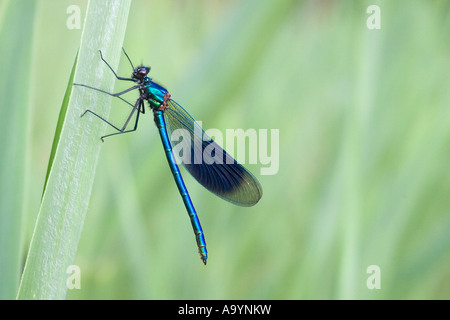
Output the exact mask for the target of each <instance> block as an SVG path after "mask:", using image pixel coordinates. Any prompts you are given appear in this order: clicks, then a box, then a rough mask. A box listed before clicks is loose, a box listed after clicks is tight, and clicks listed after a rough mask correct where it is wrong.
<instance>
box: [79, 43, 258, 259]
mask: <svg viewBox="0 0 450 320" xmlns="http://www.w3.org/2000/svg"><path fill="white" fill-rule="evenodd" d="M123 53H124V54H125V56H126V57H127V59H128V61H129V62H130V64H131V67H132V68H133V73H132V74H131V78H126V77H119V76H118V75H117V73H116V72H115V71H114V70H113V68H112V67H111V66H110V65H109V64H108V62H106V60H105V59H104V58H103V55H102V52H101V51H100V58H101V59H102V61H103V62H104V63H105V64H106V65H107V66H108V68H109V69H110V70H111V71H112V73H113V74H114V76H115V77H116V78H117V79H118V80H123V81H131V82H135V83H136V84H135V85H134V86H132V87H130V88H128V89H126V90H124V91H121V92H118V93H109V92H106V91H103V90H101V89H98V88H94V87H91V86H88V85H85V84H76V83H75V84H74V85H76V86H81V87H86V88H89V89H93V90H96V91H99V92H102V93H105V94H108V95H110V96H113V97H117V98H119V99H121V100H122V101H124V102H126V103H128V104H129V105H130V106H131V107H132V110H131V112H130V115H129V116H128V118H127V119H126V121H125V123H124V125H123V126H122V127H117V126H115V125H114V124H112V123H111V122H109V121H108V120H106V119H105V118H104V117H102V116H100V115H98V114H97V113H95V112H94V111H92V110H90V109H87V110H86V111H85V112H84V113H83V114H82V115H81V116H82V117H83V116H84V115H86V114H87V113H90V114H92V115H94V116H96V117H98V118H99V119H101V120H102V121H104V122H106V123H107V124H108V125H110V126H111V127H113V128H114V129H115V130H116V132H114V133H111V134H108V135H105V136H102V137H101V139H102V141H103V140H104V138H106V137H110V136H113V135H117V134H124V133H128V132H132V131H135V130H136V129H137V126H138V122H139V115H140V114H141V113H142V114H144V113H145V108H144V102H145V101H147V103H148V104H149V106H150V108H151V110H152V111H153V117H154V121H155V124H156V127H157V128H158V132H159V135H160V137H161V142H162V144H163V147H164V151H165V153H166V158H167V161H168V163H169V167H170V170H171V171H172V175H173V177H174V179H175V182H176V184H177V187H178V190H179V192H180V195H181V197H182V199H183V202H184V205H185V207H186V210H187V213H188V214H189V218H190V220H191V224H192V228H193V229H194V233H195V238H196V241H197V246H198V251H199V253H200V258H201V259H202V260H203V263H204V264H206V260H207V258H208V252H207V250H206V241H205V237H204V234H203V230H202V227H201V225H200V220H199V218H198V216H197V213H196V211H195V208H194V205H193V204H192V201H191V198H190V197H189V193H188V191H187V189H186V186H185V184H184V182H183V178H182V177H181V173H180V170H179V168H178V165H177V163H176V161H175V158H174V155H173V150H172V145H171V142H170V141H171V140H170V137H171V135H172V134H173V133H174V132H175V130H180V129H181V130H183V133H184V135H183V137H184V138H183V139H182V141H181V142H179V143H181V144H182V145H181V146H182V148H181V149H182V150H183V156H182V161H181V163H182V164H183V166H184V167H185V168H186V169H187V171H188V172H189V173H190V174H191V175H192V176H193V177H194V178H195V179H196V180H197V181H198V182H199V183H200V184H201V185H202V186H204V187H205V188H206V189H208V190H209V191H211V192H212V193H214V194H215V195H217V196H219V197H221V198H222V199H225V200H227V201H229V202H231V203H233V204H236V205H239V206H253V205H255V204H256V203H257V202H258V201H259V199H261V196H262V188H261V185H260V184H259V182H258V181H257V180H256V178H255V177H254V176H253V175H252V174H251V173H250V172H249V171H247V170H246V169H245V168H244V167H243V166H242V165H241V164H239V163H238V162H237V161H236V160H235V159H234V158H233V157H231V156H230V155H229V154H228V153H227V152H226V151H225V150H223V149H222V148H221V147H220V146H219V145H218V144H217V143H215V142H214V141H213V140H212V139H211V138H210V137H208V136H207V135H206V133H205V132H204V131H203V129H202V128H201V126H200V125H199V124H198V123H197V122H196V121H195V120H194V118H192V117H191V116H190V115H189V113H188V112H187V111H186V110H184V108H183V107H182V106H181V105H179V104H178V103H177V102H176V101H174V100H173V99H172V98H171V95H170V93H169V92H168V91H167V89H166V88H164V87H163V86H161V85H159V84H158V83H156V82H154V81H153V80H152V79H151V78H149V77H148V73H149V72H150V67H146V66H143V65H141V66H138V67H136V68H135V67H134V66H133V63H132V62H131V60H130V58H129V57H128V55H127V53H126V52H125V50H123ZM132 90H139V94H140V95H139V98H138V99H137V100H136V102H135V103H134V104H132V103H130V102H128V101H126V100H125V99H123V98H122V97H121V96H122V95H123V94H125V93H127V92H129V91H132ZM133 117H134V118H135V119H134V126H133V128H132V129H127V128H128V125H129V124H130V121H131V120H132V119H133ZM186 137H187V138H186ZM177 156H179V155H177Z"/></svg>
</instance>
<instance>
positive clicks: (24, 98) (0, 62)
mask: <svg viewBox="0 0 450 320" xmlns="http://www.w3.org/2000/svg"><path fill="white" fill-rule="evenodd" d="M34 7H35V1H32V0H31V1H27V0H20V1H6V2H3V3H2V5H1V8H0V16H1V17H3V18H2V19H0V70H1V71H2V76H1V77H0V106H1V107H0V137H1V141H2V143H1V147H0V204H1V206H0V299H13V298H14V297H15V295H16V293H17V288H18V285H19V276H20V272H19V270H20V259H21V258H22V250H21V244H22V216H23V210H24V203H25V201H24V198H25V196H24V186H25V182H24V181H25V179H26V174H25V170H26V161H27V160H26V159H27V140H28V132H29V131H28V128H29V116H30V112H29V111H30V107H29V106H30V99H29V85H30V72H29V70H30V67H31V51H32V50H31V43H32V41H31V36H32V32H33V24H34V12H35V10H34ZM15 34H20V35H21V39H20V41H18V40H17V38H16V37H14V35H15Z"/></svg>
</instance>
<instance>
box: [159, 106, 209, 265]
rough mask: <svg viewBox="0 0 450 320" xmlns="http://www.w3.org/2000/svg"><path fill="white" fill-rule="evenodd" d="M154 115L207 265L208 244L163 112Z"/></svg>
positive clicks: (199, 249)
mask: <svg viewBox="0 0 450 320" xmlns="http://www.w3.org/2000/svg"><path fill="white" fill-rule="evenodd" d="M153 114H154V120H155V124H156V127H157V128H158V132H159V136H160V137H161V142H162V144H163V147H164V151H165V153H166V158H167V162H168V163H169V167H170V170H171V171H172V175H173V178H174V179H175V183H176V184H177V187H178V191H179V192H180V195H181V198H182V199H183V202H184V205H185V207H186V210H187V213H188V215H189V219H191V224H192V228H193V229H194V233H195V239H196V240H197V246H198V252H199V254H200V257H201V259H202V260H203V263H205V264H206V259H207V258H208V252H207V251H206V242H205V237H204V236H203V230H202V226H201V225H200V220H199V219H198V216H197V212H196V211H195V208H194V205H193V204H192V201H191V198H190V197H189V193H188V191H187V189H186V186H185V185H184V181H183V178H182V176H181V173H180V170H179V169H178V165H177V164H176V162H175V158H174V156H173V152H172V146H171V144H170V139H169V136H168V135H167V130H166V123H165V121H164V114H163V111H160V110H156V111H154V113H153Z"/></svg>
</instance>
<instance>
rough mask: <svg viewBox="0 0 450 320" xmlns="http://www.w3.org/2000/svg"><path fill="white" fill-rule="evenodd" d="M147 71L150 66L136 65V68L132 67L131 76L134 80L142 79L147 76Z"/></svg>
mask: <svg viewBox="0 0 450 320" xmlns="http://www.w3.org/2000/svg"><path fill="white" fill-rule="evenodd" d="M149 72H150V67H146V66H140V67H137V68H136V69H134V71H133V74H132V75H131V77H132V78H133V79H135V80H142V79H144V78H145V77H146V76H147V74H148V73H149Z"/></svg>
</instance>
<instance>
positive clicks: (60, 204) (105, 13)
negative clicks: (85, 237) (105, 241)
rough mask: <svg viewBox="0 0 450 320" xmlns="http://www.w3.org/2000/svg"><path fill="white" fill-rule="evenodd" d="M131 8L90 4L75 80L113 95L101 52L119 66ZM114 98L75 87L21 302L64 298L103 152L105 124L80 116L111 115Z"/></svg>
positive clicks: (122, 3)
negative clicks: (91, 112) (87, 111)
mask: <svg viewBox="0 0 450 320" xmlns="http://www.w3.org/2000/svg"><path fill="white" fill-rule="evenodd" d="M129 7H130V0H119V1H90V2H89V4H88V9H87V13H86V20H85V26H84V30H83V34H82V38H81V46H80V50H79V56H78V62H77V65H76V70H75V78H74V82H77V83H84V84H88V85H94V86H96V87H101V88H102V89H104V90H107V91H112V89H113V84H114V80H115V78H114V77H113V76H112V75H111V74H110V71H109V70H107V68H106V67H105V65H104V63H103V62H102V61H101V60H100V59H99V54H98V50H102V51H103V53H104V55H105V57H106V58H107V59H108V61H109V63H110V64H111V66H112V67H113V68H115V67H117V64H118V61H119V58H120V54H121V46H122V43H123V38H124V34H125V29H126V23H127V17H128V11H129ZM71 85H72V84H71V83H69V86H71ZM110 100H111V98H110V97H109V96H106V95H98V94H94V93H93V92H91V91H89V90H81V88H78V87H76V88H72V94H71V97H70V100H69V104H68V106H67V112H66V116H65V119H64V123H63V125H62V130H61V133H60V138H59V143H58V146H57V148H56V152H55V155H54V158H53V164H52V166H51V169H50V174H49V175H48V180H47V184H46V187H45V191H44V195H43V198H42V203H41V208H40V211H39V215H38V218H37V221H36V224H35V229H34V233H33V237H32V240H31V245H30V249H29V252H28V257H27V261H26V264H25V269H24V272H23V276H22V281H21V284H20V288H19V293H18V296H17V298H18V299H64V298H65V296H66V293H67V285H66V281H67V278H68V277H69V275H68V274H67V273H66V272H67V268H68V267H69V266H70V265H72V264H73V261H74V259H75V254H76V251H77V247H78V242H79V238H80V234H81V229H82V227H83V222H84V218H85V215H86V211H87V206H88V202H89V197H90V194H91V190H92V185H93V181H94V176H95V169H96V166H97V161H98V156H99V153H100V146H101V141H100V139H99V137H100V136H101V135H102V133H103V132H104V130H105V126H104V125H103V124H102V123H101V122H99V121H94V119H92V118H89V117H85V118H80V115H81V114H82V112H83V111H84V110H85V109H86V108H91V109H95V110H96V111H97V112H98V113H101V114H103V115H105V116H107V115H108V112H109V107H107V106H108V105H109V102H110ZM81 271H82V270H81Z"/></svg>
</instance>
